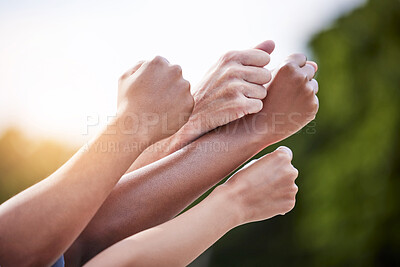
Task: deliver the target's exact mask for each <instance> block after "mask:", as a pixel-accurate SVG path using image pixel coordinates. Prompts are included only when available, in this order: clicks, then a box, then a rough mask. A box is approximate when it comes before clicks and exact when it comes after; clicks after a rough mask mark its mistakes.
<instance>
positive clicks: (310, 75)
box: [301, 64, 315, 81]
mask: <svg viewBox="0 0 400 267" xmlns="http://www.w3.org/2000/svg"><path fill="white" fill-rule="evenodd" d="M301 70H302V71H304V72H305V73H306V76H307V79H308V80H309V81H311V80H312V78H313V77H314V75H315V69H314V67H313V66H312V65H311V64H306V65H304V67H302V68H301Z"/></svg>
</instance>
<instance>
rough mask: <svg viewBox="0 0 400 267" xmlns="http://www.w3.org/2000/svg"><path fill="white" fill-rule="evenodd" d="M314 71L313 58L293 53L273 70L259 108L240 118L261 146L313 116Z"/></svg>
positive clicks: (287, 132)
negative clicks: (261, 106) (311, 59)
mask: <svg viewBox="0 0 400 267" xmlns="http://www.w3.org/2000/svg"><path fill="white" fill-rule="evenodd" d="M316 71H317V64H316V63H315V62H310V61H307V58H306V57H305V56H304V55H302V54H294V55H291V56H289V57H288V58H287V59H286V60H285V61H284V63H283V64H282V65H281V66H280V67H279V68H277V69H276V70H275V71H274V72H273V74H272V76H273V78H272V81H271V82H270V83H269V84H268V86H267V91H268V97H266V98H265V99H264V106H263V109H262V110H261V111H260V112H259V113H257V114H254V115H252V116H246V117H245V118H244V123H246V124H247V125H248V126H249V127H251V129H252V131H253V133H255V134H256V135H257V138H258V139H259V141H260V142H261V143H262V144H263V146H266V145H270V144H273V143H276V142H278V141H280V140H283V139H285V138H287V137H288V136H290V135H292V134H294V133H296V132H297V131H299V130H300V129H301V128H303V127H304V126H305V125H307V124H308V123H309V122H310V121H312V120H313V119H314V118H315V116H316V113H317V111H318V107H319V102H318V97H317V96H316V93H317V92H318V83H317V81H316V80H315V79H313V77H314V75H315V72H316Z"/></svg>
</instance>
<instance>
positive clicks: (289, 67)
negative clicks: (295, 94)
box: [281, 61, 298, 73]
mask: <svg viewBox="0 0 400 267" xmlns="http://www.w3.org/2000/svg"><path fill="white" fill-rule="evenodd" d="M297 68H298V66H297V64H296V63H294V62H293V61H288V62H286V63H285V64H284V65H283V66H282V68H281V69H282V70H283V71H286V72H289V73H293V72H295V71H296V70H297Z"/></svg>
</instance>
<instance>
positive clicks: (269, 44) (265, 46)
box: [255, 40, 275, 54]
mask: <svg viewBox="0 0 400 267" xmlns="http://www.w3.org/2000/svg"><path fill="white" fill-rule="evenodd" d="M255 49H259V50H262V51H264V52H267V53H268V54H271V53H272V52H273V51H274V49H275V43H274V41H272V40H267V41H264V42H262V43H261V44H258V45H256V47H255Z"/></svg>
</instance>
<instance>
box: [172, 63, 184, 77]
mask: <svg viewBox="0 0 400 267" xmlns="http://www.w3.org/2000/svg"><path fill="white" fill-rule="evenodd" d="M171 71H172V72H173V73H174V74H177V75H179V76H180V75H182V67H181V66H179V65H172V66H171Z"/></svg>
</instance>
